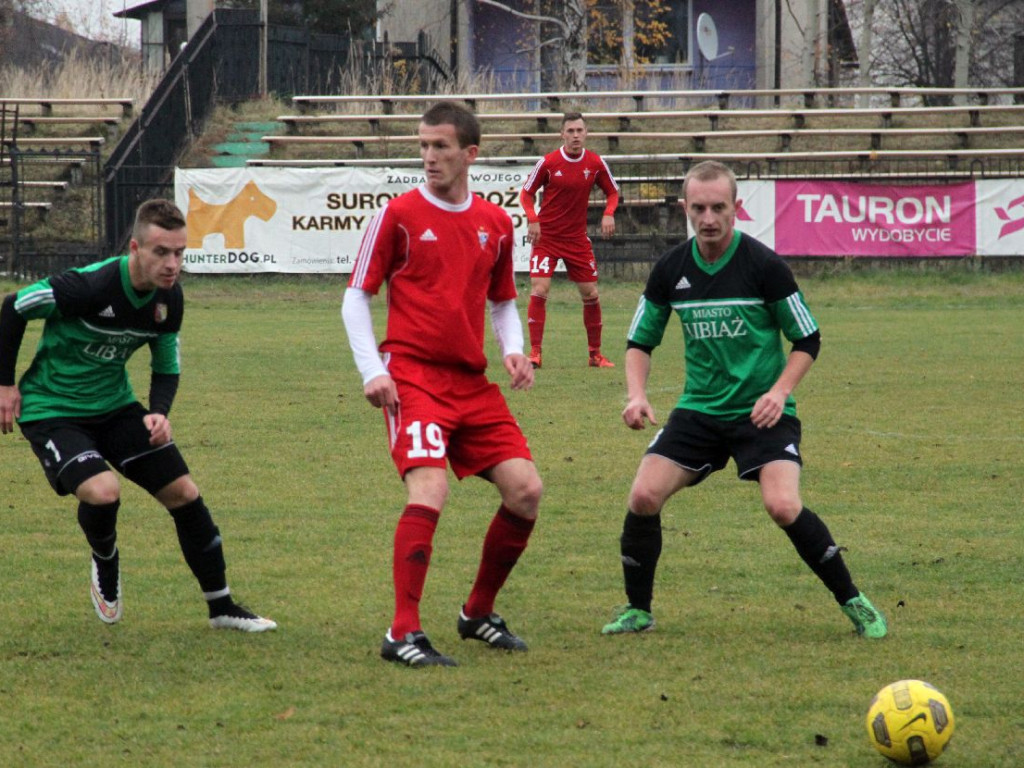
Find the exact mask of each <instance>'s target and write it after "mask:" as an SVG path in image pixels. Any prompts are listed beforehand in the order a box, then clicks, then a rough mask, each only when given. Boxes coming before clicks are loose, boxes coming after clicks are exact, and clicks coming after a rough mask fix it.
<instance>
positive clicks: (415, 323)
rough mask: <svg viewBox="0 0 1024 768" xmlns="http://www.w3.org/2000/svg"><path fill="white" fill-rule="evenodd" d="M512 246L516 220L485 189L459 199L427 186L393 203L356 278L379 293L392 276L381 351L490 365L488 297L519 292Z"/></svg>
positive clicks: (373, 224) (371, 236) (373, 232)
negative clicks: (437, 193)
mask: <svg viewBox="0 0 1024 768" xmlns="http://www.w3.org/2000/svg"><path fill="white" fill-rule="evenodd" d="M512 245H513V235H512V219H511V218H510V217H509V215H508V214H507V213H506V212H505V211H504V210H502V209H501V208H499V207H498V206H496V205H494V204H493V203H489V202H487V201H486V200H484V199H482V198H480V197H479V196H477V195H474V194H470V196H469V199H468V200H467V201H466V202H465V203H462V204H460V205H452V204H450V203H446V202H444V201H443V200H440V199H438V198H437V197H434V196H433V195H431V194H430V193H429V192H428V191H427V189H426V187H420V188H419V189H415V190H413V191H411V192H406V193H405V194H404V195H400V196H398V197H396V198H394V199H393V200H391V201H389V202H388V203H387V204H386V205H385V206H384V207H383V208H381V210H380V211H378V213H377V215H376V216H374V217H373V219H372V220H371V221H370V225H369V228H368V229H367V230H366V234H365V235H363V241H362V244H361V245H360V247H359V254H358V256H357V257H356V263H355V268H354V270H353V272H352V275H351V277H350V278H349V283H348V284H349V286H350V287H352V288H359V289H360V290H363V291H366V292H367V293H370V294H376V293H377V292H378V291H379V290H380V287H381V285H382V284H383V283H384V282H385V281H387V284H388V294H387V298H388V320H387V334H386V337H385V339H384V341H383V343H381V345H380V350H381V352H390V353H393V354H399V355H406V356H409V357H413V358H417V359H420V360H423V361H425V362H428V363H433V364H441V365H457V366H461V367H464V368H466V369H469V370H472V371H483V370H484V369H485V368H486V367H487V357H486V355H485V354H484V318H485V315H486V304H487V300H488V299H490V300H491V301H508V300H510V299H514V298H515V297H516V285H515V276H514V273H513V268H512Z"/></svg>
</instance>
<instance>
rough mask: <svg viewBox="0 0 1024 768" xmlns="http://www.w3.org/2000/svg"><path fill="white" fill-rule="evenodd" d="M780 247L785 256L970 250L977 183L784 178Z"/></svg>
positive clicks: (778, 201)
mask: <svg viewBox="0 0 1024 768" xmlns="http://www.w3.org/2000/svg"><path fill="white" fill-rule="evenodd" d="M774 184H775V250H776V251H777V252H778V253H779V254H780V255H783V256H818V255H824V256H828V255H837V256H845V255H849V256H897V257H898V256H914V257H922V256H970V255H972V254H974V253H975V252H976V237H975V185H974V182H966V183H961V184H949V185H942V186H939V185H921V186H909V185H905V186H890V185H880V184H879V185H876V184H852V183H847V182H832V181H776V182H775V183H774Z"/></svg>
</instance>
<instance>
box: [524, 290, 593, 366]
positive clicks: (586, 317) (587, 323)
mask: <svg viewBox="0 0 1024 768" xmlns="http://www.w3.org/2000/svg"><path fill="white" fill-rule="evenodd" d="M531 300H532V299H531ZM601 325H602V322H601V300H600V299H590V300H587V301H584V302H583V327H584V328H586V329H587V347H588V348H589V349H590V353H591V354H594V353H595V352H600V351H601Z"/></svg>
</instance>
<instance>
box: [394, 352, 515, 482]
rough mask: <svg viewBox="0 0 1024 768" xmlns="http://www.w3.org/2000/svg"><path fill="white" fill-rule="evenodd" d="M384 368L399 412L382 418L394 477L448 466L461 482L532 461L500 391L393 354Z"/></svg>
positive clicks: (456, 371) (461, 373)
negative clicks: (505, 463)
mask: <svg viewBox="0 0 1024 768" xmlns="http://www.w3.org/2000/svg"><path fill="white" fill-rule="evenodd" d="M387 365H388V372H389V373H390V374H391V378H392V379H394V382H395V386H396V387H397V389H398V399H399V407H398V412H397V413H396V414H395V415H394V416H392V415H391V414H390V413H388V412H387V411H386V410H385V412H384V419H385V422H386V424H387V430H388V441H389V445H390V447H391V459H392V460H393V461H394V462H395V466H396V467H397V468H398V474H399V476H400V477H405V473H406V472H408V471H409V470H410V469H412V468H413V467H441V468H444V467H445V465H446V463H448V464H451V467H452V471H453V472H454V473H455V476H456V477H457V478H459V479H460V480H461V479H462V478H464V477H468V476H470V475H478V474H480V473H481V472H484V471H485V470H488V469H490V468H491V467H494V466H496V465H498V464H500V463H501V462H503V461H507V460H508V459H527V460H529V461H532V460H533V456H532V455H531V454H530V449H529V446H527V444H526V437H525V436H524V435H523V432H522V430H521V429H520V428H519V424H518V422H516V420H515V418H514V417H513V416H512V412H511V411H510V410H509V408H508V404H507V403H506V402H505V397H504V395H502V394H501V389H500V388H499V387H498V385H497V384H493V383H491V382H490V381H488V380H487V377H486V376H485V375H484V374H483V373H471V372H468V371H466V370H464V369H462V368H456V367H452V366H442V365H429V364H426V363H423V362H422V361H419V360H413V359H411V358H408V357H399V356H396V355H391V356H390V357H389V359H388V363H387Z"/></svg>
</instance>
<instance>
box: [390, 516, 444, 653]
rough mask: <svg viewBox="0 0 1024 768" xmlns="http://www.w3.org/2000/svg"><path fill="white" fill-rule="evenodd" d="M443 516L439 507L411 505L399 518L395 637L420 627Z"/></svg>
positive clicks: (396, 532) (403, 635) (392, 626)
mask: <svg viewBox="0 0 1024 768" xmlns="http://www.w3.org/2000/svg"><path fill="white" fill-rule="evenodd" d="M440 517H441V513H440V512H438V511H437V510H436V509H431V508H430V507H425V506H422V505H419V504H410V505H408V506H407V507H406V508H405V510H404V511H403V512H402V516H401V517H400V518H399V519H398V526H397V527H396V528H395V548H394V559H393V561H392V573H393V578H394V584H395V619H394V621H393V622H392V624H391V638H392V639H393V640H398V639H400V638H402V637H405V635H406V634H407V633H409V632H415V631H416V630H418V629H420V598H421V597H422V596H423V585H424V583H426V580H427V569H428V568H429V567H430V553H431V552H432V551H433V546H432V543H433V540H434V531H435V530H436V529H437V521H438V519H440Z"/></svg>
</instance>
